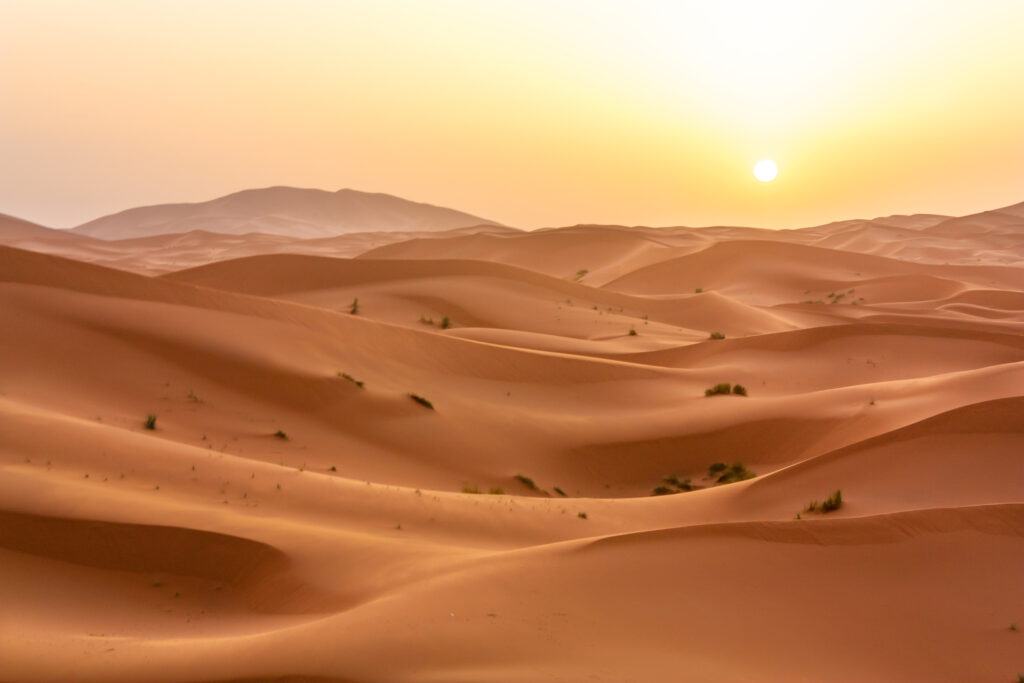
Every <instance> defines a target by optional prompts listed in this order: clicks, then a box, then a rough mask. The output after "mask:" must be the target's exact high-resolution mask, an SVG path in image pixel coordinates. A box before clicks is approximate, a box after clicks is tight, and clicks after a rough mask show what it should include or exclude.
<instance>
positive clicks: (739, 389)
mask: <svg viewBox="0 0 1024 683" xmlns="http://www.w3.org/2000/svg"><path fill="white" fill-rule="evenodd" d="M732 393H734V394H736V395H737V396H746V395H747V388H746V387H745V386H743V385H742V384H737V385H735V386H733V388H732Z"/></svg>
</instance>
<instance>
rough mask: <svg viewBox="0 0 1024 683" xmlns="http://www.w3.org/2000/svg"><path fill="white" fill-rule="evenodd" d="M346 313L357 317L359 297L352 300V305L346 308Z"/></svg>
mask: <svg viewBox="0 0 1024 683" xmlns="http://www.w3.org/2000/svg"><path fill="white" fill-rule="evenodd" d="M348 312H349V313H351V314H352V315H357V314H358V313H359V297H356V298H354V299H352V303H351V305H349V307H348Z"/></svg>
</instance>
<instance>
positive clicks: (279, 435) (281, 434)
mask: <svg viewBox="0 0 1024 683" xmlns="http://www.w3.org/2000/svg"><path fill="white" fill-rule="evenodd" d="M274 436H276V437H277V438H279V439H283V440H285V441H287V440H288V435H287V434H285V433H284V432H283V431H281V430H280V429H278V430H277V431H276V432H274Z"/></svg>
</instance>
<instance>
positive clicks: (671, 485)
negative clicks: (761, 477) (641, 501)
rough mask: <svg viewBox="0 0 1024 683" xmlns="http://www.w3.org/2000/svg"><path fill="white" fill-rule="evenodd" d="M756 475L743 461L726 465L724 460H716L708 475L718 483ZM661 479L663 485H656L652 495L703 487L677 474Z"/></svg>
mask: <svg viewBox="0 0 1024 683" xmlns="http://www.w3.org/2000/svg"><path fill="white" fill-rule="evenodd" d="M756 476H757V475H756V474H754V473H753V472H751V471H750V470H748V469H747V468H746V467H745V466H744V465H743V463H741V462H734V463H733V464H731V465H726V464H725V463H724V462H716V463H712V464H711V465H709V466H708V477H709V478H711V479H713V480H714V481H715V483H716V484H731V483H733V482H735V481H744V480H746V479H753V478H754V477H756ZM661 481H662V483H661V485H660V486H657V487H655V488H654V490H653V491H651V495H654V496H667V495H670V494H673V493H683V492H685V491H693V490H695V489H699V488H703V487H702V486H697V485H695V484H692V483H691V482H690V480H689V479H680V478H679V476H678V475H675V474H669V475H666V476H664V477H662V478H661Z"/></svg>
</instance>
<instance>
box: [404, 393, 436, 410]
mask: <svg viewBox="0 0 1024 683" xmlns="http://www.w3.org/2000/svg"><path fill="white" fill-rule="evenodd" d="M409 398H411V399H412V400H414V401H416V402H417V403H419V404H420V405H421V406H423V407H424V408H429V409H430V410H433V409H434V404H433V403H431V402H430V401H428V400H427V399H425V398H423V397H422V396H418V395H416V394H409Z"/></svg>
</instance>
